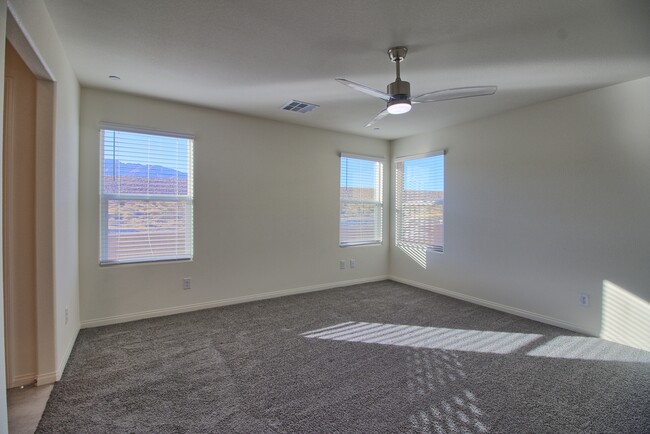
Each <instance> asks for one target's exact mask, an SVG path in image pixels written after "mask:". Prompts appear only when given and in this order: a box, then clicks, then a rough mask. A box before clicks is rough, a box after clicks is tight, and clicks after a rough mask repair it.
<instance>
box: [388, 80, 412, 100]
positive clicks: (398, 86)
mask: <svg viewBox="0 0 650 434" xmlns="http://www.w3.org/2000/svg"><path fill="white" fill-rule="evenodd" d="M386 93H387V94H389V95H390V96H391V97H393V98H396V97H398V95H404V96H406V98H410V97H411V83H409V82H408V81H402V80H396V81H394V82H392V83H391V84H389V85H388V87H387V92H386Z"/></svg>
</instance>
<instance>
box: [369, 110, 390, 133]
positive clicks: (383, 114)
mask: <svg viewBox="0 0 650 434" xmlns="http://www.w3.org/2000/svg"><path fill="white" fill-rule="evenodd" d="M389 114H390V113H388V109H383V110H382V111H380V112H379V113H377V116H375V117H374V118H373V119H372V120H371V121H370V122H368V123H367V124H366V128H368V127H371V126H373V125H374V124H375V123H376V122H378V121H380V120H382V119H383V118H385V117H386V116H388V115H389Z"/></svg>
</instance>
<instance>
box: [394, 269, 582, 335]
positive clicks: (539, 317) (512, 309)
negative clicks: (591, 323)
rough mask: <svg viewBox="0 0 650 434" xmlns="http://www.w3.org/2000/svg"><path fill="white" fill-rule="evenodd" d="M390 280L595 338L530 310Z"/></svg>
mask: <svg viewBox="0 0 650 434" xmlns="http://www.w3.org/2000/svg"><path fill="white" fill-rule="evenodd" d="M388 278H389V279H390V280H393V281H395V282H400V283H404V284H406V285H410V286H415V287H416V288H420V289H425V290H427V291H431V292H435V293H437V294H442V295H447V296H449V297H453V298H457V299H459V300H463V301H468V302H470V303H474V304H478V305H480V306H485V307H489V308H490V309H495V310H499V311H501V312H506V313H511V314H513V315H517V316H521V317H524V318H528V319H532V320H535V321H539V322H543V323H544V324H549V325H553V326H556V327H561V328H564V329H567V330H571V331H574V332H578V333H583V334H586V335H590V336H593V333H591V332H589V331H587V330H585V329H582V328H580V327H578V326H576V325H575V324H571V323H569V322H566V321H562V320H560V319H557V318H553V317H550V316H546V315H542V314H539V313H535V312H530V311H528V310H524V309H519V308H517V307H512V306H508V305H505V304H501V303H496V302H493V301H489V300H484V299H482V298H478V297H474V296H472V295H467V294H462V293H460V292H456V291H450V290H448V289H443V288H438V287H437V286H433V285H427V284H426V283H421V282H416V281H414V280H409V279H404V278H401V277H397V276H388Z"/></svg>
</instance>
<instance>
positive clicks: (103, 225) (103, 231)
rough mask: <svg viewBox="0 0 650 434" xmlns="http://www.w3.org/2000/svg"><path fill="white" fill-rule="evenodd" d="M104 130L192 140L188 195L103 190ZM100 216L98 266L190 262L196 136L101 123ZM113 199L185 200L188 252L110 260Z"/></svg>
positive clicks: (192, 250) (192, 254) (190, 144)
mask: <svg viewBox="0 0 650 434" xmlns="http://www.w3.org/2000/svg"><path fill="white" fill-rule="evenodd" d="M104 131H119V132H126V133H136V134H148V135H154V136H162V137H171V138H180V139H184V140H188V141H189V150H188V159H189V162H188V166H189V167H188V170H189V173H188V174H187V176H188V194H187V195H163V194H156V195H151V194H149V195H148V194H133V193H105V192H104ZM99 141H100V146H99V198H100V208H99V214H100V215H99V219H100V233H99V235H100V240H99V246H100V255H99V265H101V266H112V265H121V264H143V263H156V262H165V261H191V260H193V259H194V135H192V134H183V133H176V132H170V131H161V130H153V129H148V128H140V127H133V126H127V125H120V124H112V123H107V122H101V123H100V124H99ZM111 200H122V201H129V200H137V201H145V202H185V203H186V204H187V205H189V206H186V207H185V212H186V215H185V221H186V222H188V223H189V224H187V225H186V227H185V231H186V233H185V238H184V239H185V252H186V253H187V254H184V255H175V256H152V257H138V258H132V259H124V260H119V261H112V260H109V259H108V242H107V238H108V236H107V234H108V203H109V201H111Z"/></svg>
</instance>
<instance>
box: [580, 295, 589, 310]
mask: <svg viewBox="0 0 650 434" xmlns="http://www.w3.org/2000/svg"><path fill="white" fill-rule="evenodd" d="M578 302H579V303H580V306H582V307H588V306H589V294H587V293H584V292H581V293H580V295H579V296H578Z"/></svg>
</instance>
